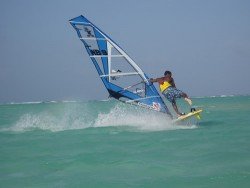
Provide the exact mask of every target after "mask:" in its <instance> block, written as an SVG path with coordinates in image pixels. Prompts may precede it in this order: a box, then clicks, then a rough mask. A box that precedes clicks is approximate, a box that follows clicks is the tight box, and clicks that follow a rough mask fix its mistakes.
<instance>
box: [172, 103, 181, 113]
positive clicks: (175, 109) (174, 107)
mask: <svg viewBox="0 0 250 188" xmlns="http://www.w3.org/2000/svg"><path fill="white" fill-rule="evenodd" d="M172 106H173V109H174V111H175V112H176V114H177V115H178V116H181V115H182V114H181V113H180V112H179V110H178V108H177V105H176V102H175V101H173V102H172Z"/></svg>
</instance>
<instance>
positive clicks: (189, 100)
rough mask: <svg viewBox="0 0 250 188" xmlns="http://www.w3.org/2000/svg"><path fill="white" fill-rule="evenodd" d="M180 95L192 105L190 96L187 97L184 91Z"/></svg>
mask: <svg viewBox="0 0 250 188" xmlns="http://www.w3.org/2000/svg"><path fill="white" fill-rule="evenodd" d="M182 97H183V98H184V100H185V101H187V103H188V104H189V105H190V106H192V101H191V99H190V98H188V96H187V94H186V93H182Z"/></svg>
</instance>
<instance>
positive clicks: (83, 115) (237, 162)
mask: <svg viewBox="0 0 250 188" xmlns="http://www.w3.org/2000/svg"><path fill="white" fill-rule="evenodd" d="M193 101H194V103H195V104H196V105H197V106H200V107H202V108H203V109H204V112H203V114H202V119H201V121H200V123H199V124H198V125H193V124H189V125H174V124H172V123H171V121H170V120H168V118H166V116H163V114H155V113H151V112H147V111H145V110H141V109H138V108H135V107H134V106H130V105H125V104H121V103H119V102H117V101H112V100H111V101H88V102H50V103H30V104H6V105H0V143H1V145H0V187H3V188H8V187H14V188H16V187H102V188H103V187H143V188H144V187H171V188H172V187H185V188H186V187H192V188H195V187H197V188H198V187H199V188H200V187H209V188H211V187H219V188H234V187H239V188H248V187H250V117H249V114H250V96H228V97H227V96H224V97H204V98H194V99H193ZM180 105H181V106H182V109H184V110H185V106H184V105H183V104H180Z"/></svg>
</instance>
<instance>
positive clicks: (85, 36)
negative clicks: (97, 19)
mask: <svg viewBox="0 0 250 188" xmlns="http://www.w3.org/2000/svg"><path fill="white" fill-rule="evenodd" d="M69 22H70V24H71V25H72V26H73V27H74V29H75V30H76V32H77V35H78V37H79V39H80V40H81V41H82V42H83V44H84V46H85V48H86V50H87V52H88V54H89V56H90V59H91V60H92V62H93V64H94V66H95V68H96V70H97V72H98V74H99V77H100V78H101V80H102V82H103V84H104V86H105V87H106V89H107V91H108V92H109V94H110V96H111V97H114V98H116V99H118V100H120V101H122V102H126V103H131V104H136V105H138V106H141V107H145V108H148V109H152V110H155V111H159V112H163V113H167V114H169V115H170V116H171V114H170V112H169V110H168V108H167V106H166V104H165V103H164V101H163V100H162V98H161V96H160V95H159V93H158V91H157V90H156V88H155V87H154V85H153V84H152V83H150V82H149V81H148V77H147V75H146V74H145V73H144V72H143V71H142V69H141V68H140V67H139V66H138V65H137V64H136V63H135V62H134V60H133V59H132V58H131V57H130V56H129V55H128V54H127V53H126V52H125V51H124V50H123V49H122V48H121V47H120V46H119V45H117V44H116V43H115V42H114V41H113V40H112V39H111V38H110V37H109V36H108V35H106V34H105V33H104V32H102V31H101V30H100V29H99V28H98V27H96V26H95V25H94V24H93V23H91V22H90V21H89V20H88V19H87V18H85V17H84V16H82V15H81V16H78V17H76V18H73V19H71V20H70V21H69Z"/></svg>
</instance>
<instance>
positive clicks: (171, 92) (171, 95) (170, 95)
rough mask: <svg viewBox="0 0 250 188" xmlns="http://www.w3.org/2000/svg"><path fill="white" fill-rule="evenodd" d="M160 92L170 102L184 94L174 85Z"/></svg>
mask: <svg viewBox="0 0 250 188" xmlns="http://www.w3.org/2000/svg"><path fill="white" fill-rule="evenodd" d="M162 94H163V95H164V96H165V97H166V98H167V100H168V101H169V102H171V103H174V102H175V99H176V98H181V97H182V95H183V94H184V93H183V92H182V91H181V90H179V89H176V88H175V87H169V88H167V89H166V90H164V91H163V92H162Z"/></svg>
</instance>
